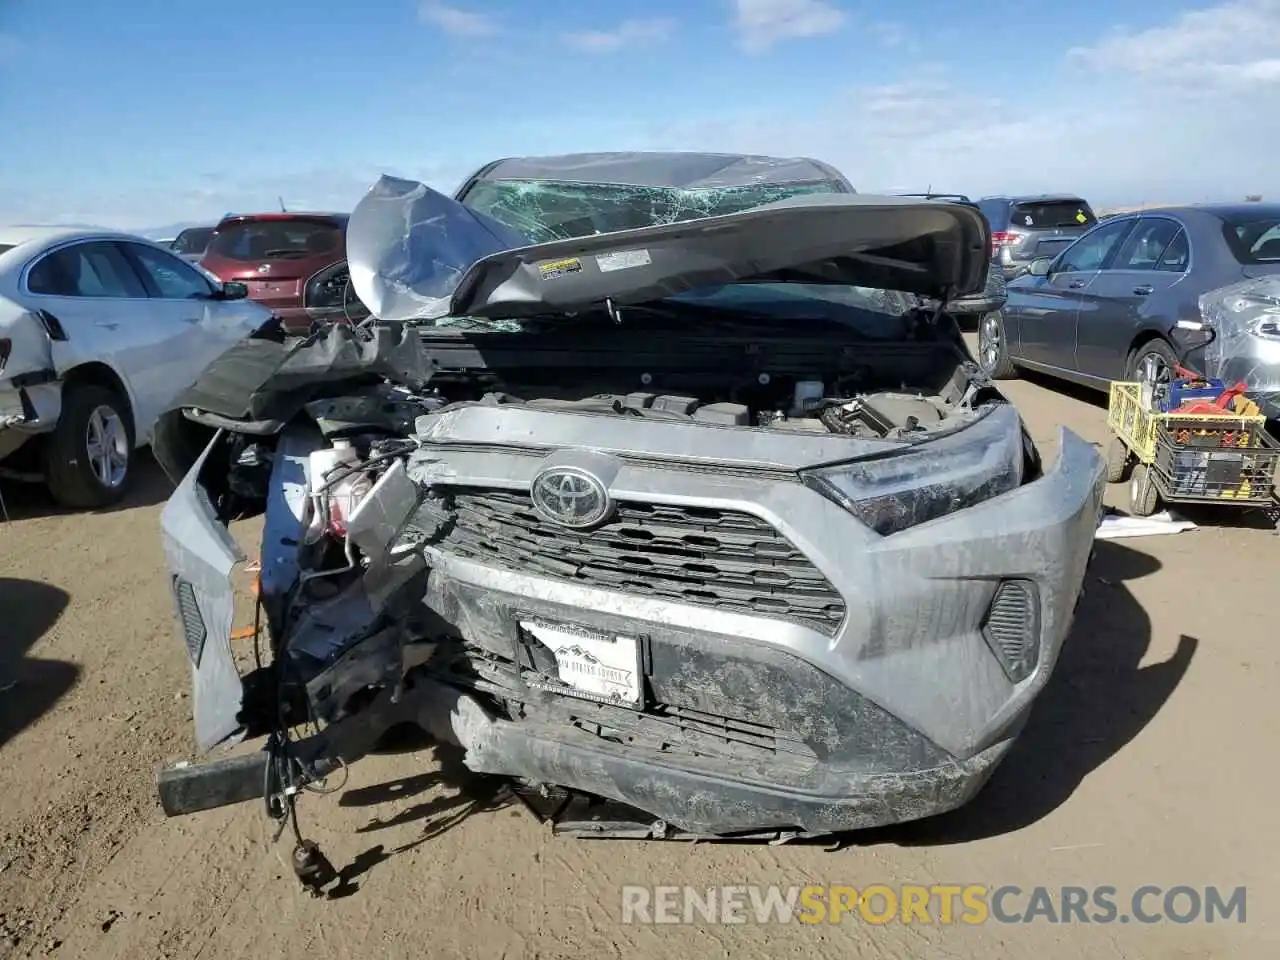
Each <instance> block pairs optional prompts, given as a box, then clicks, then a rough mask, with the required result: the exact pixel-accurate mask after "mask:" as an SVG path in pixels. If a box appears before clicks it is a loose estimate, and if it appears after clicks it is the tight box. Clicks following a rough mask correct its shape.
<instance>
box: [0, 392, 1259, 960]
mask: <svg viewBox="0 0 1280 960" xmlns="http://www.w3.org/2000/svg"><path fill="white" fill-rule="evenodd" d="M1009 392H1010V394H1011V395H1012V397H1013V398H1014V400H1015V401H1016V402H1017V404H1018V406H1019V407H1020V409H1021V410H1022V411H1023V413H1024V415H1025V416H1026V418H1027V419H1028V421H1029V423H1030V424H1031V426H1032V430H1033V432H1034V435H1035V437H1036V439H1037V440H1038V441H1039V442H1040V443H1041V444H1042V446H1043V447H1044V448H1045V450H1046V452H1047V453H1048V455H1049V456H1053V455H1054V453H1055V447H1056V441H1057V437H1058V428H1059V425H1066V426H1069V427H1070V428H1072V429H1074V430H1076V431H1077V432H1079V433H1081V434H1082V435H1083V436H1085V437H1086V438H1087V439H1089V440H1093V441H1102V440H1104V438H1105V427H1104V414H1103V410H1102V409H1101V406H1100V405H1099V403H1098V402H1097V401H1096V400H1092V401H1091V400H1089V399H1088V398H1086V397H1082V396H1078V395H1070V396H1069V395H1066V394H1063V393H1062V392H1060V391H1056V390H1053V389H1047V388H1046V387H1045V386H1044V385H1043V384H1038V383H1026V382H1016V383H1013V384H1011V385H1010V387H1009ZM146 473H147V475H146V476H145V477H144V481H145V482H143V483H142V484H140V487H139V489H138V491H137V493H136V495H135V496H134V497H133V498H132V499H131V500H130V502H129V503H128V504H127V505H126V506H125V507H124V508H122V509H119V510H115V511H111V512H104V513H100V514H96V515H79V516H62V515H58V514H57V512H56V511H55V510H54V509H53V508H52V507H50V505H49V504H48V502H47V500H45V499H44V498H43V497H42V496H41V495H39V494H36V493H34V492H31V491H24V490H21V489H18V488H14V487H12V486H8V487H4V488H3V492H4V494H5V496H6V497H7V498H8V503H9V509H10V512H11V514H12V515H13V519H12V520H11V521H10V522H8V523H0V544H2V545H3V548H4V556H5V558H6V561H5V566H4V568H3V569H0V691H3V692H0V956H13V957H26V956H56V957H58V958H59V960H73V958H93V960H109V958H140V960H141V958H159V957H172V958H198V957H199V958H236V957H254V958H259V960H261V958H267V957H298V958H301V957H304V956H323V957H325V958H345V957H361V958H368V957H428V956H429V957H443V958H452V957H458V958H461V957H473V958H474V957H484V958H488V957H494V958H497V957H503V958H512V960H514V958H529V960H531V958H543V960H551V958H558V957H577V956H591V957H597V958H599V957H622V956H629V957H655V958H657V957H672V958H681V960H699V958H704V957H729V956H733V957H734V958H735V960H753V958H764V957H775V956H781V955H784V954H786V953H791V952H793V951H795V950H799V951H803V954H804V955H805V956H809V957H813V958H816V960H817V958H837V957H838V958H842V960H848V958H854V957H857V958H864V957H865V958H877V960H887V958H895V960H896V958H903V960H905V958H909V957H920V956H926V955H927V956H929V957H930V958H938V960H942V958H948V957H1005V956H1009V957H1027V956H1036V957H1038V958H1041V960H1057V958H1077V957H1078V958H1086V957H1087V958H1090V960H1105V958H1111V957H1115V958H1144V960H1145V958H1187V960H1190V958H1220V957H1248V958H1253V957H1259V958H1261V957H1274V956H1277V947H1280V910H1277V907H1276V904H1277V902H1278V899H1280V870H1278V869H1277V867H1276V855H1277V853H1280V826H1277V824H1278V823H1280V818H1277V816H1276V813H1275V797H1276V794H1277V790H1278V788H1280V772H1278V770H1277V765H1276V764H1275V763H1273V762H1272V761H1273V760H1274V759H1275V758H1276V757H1277V752H1276V748H1275V737H1276V734H1277V732H1280V724H1278V723H1277V711H1276V706H1275V703H1276V701H1275V699H1274V698H1275V697H1276V695H1277V691H1280V653H1278V651H1280V644H1278V643H1277V639H1278V638H1277V631H1276V627H1275V620H1274V616H1273V613H1271V612H1269V611H1273V610H1274V608H1273V607H1271V601H1272V600H1273V599H1275V598H1274V596H1273V594H1272V592H1271V591H1272V590H1274V589H1275V571H1276V562H1275V561H1276V557H1277V552H1278V551H1280V538H1277V537H1275V536H1273V535H1272V534H1271V533H1270V532H1269V530H1267V529H1266V528H1264V527H1263V525H1262V523H1261V522H1260V521H1248V520H1247V519H1245V518H1241V517H1238V516H1235V517H1233V516H1232V515H1231V514H1229V513H1225V514H1224V513H1221V512H1218V513H1214V512H1210V513H1205V514H1195V515H1193V516H1194V518H1195V519H1196V520H1198V521H1200V522H1202V524H1204V525H1203V526H1202V527H1201V529H1199V530H1196V531H1193V532H1189V533H1185V534H1181V535H1177V536H1169V537H1153V538H1145V539H1141V540H1127V541H1122V542H1113V543H1103V544H1101V545H1100V547H1099V553H1098V557H1097V560H1096V563H1095V565H1094V566H1093V567H1092V568H1091V570H1090V573H1089V582H1088V586H1087V592H1086V596H1085V599H1084V601H1083V603H1082V605H1081V608H1080V611H1079V615H1078V619H1077V623H1076V627H1075V630H1074V633H1073V635H1072V637H1071V638H1070V640H1069V641H1068V646H1067V649H1066V651H1065V653H1064V656H1063V659H1062V661H1061V663H1060V666H1059V669H1058V671H1057V673H1056V675H1055V677H1054V680H1053V683H1052V685H1051V687H1050V688H1049V689H1048V690H1047V691H1046V693H1045V695H1044V696H1043V697H1042V699H1041V700H1040V702H1039V704H1038V705H1037V708H1036V711H1035V713H1034V715H1033V718H1032V721H1031V723H1030V725H1029V727H1028V728H1027V730H1026V731H1025V733H1024V734H1023V736H1022V738H1021V740H1020V741H1019V743H1018V745H1017V747H1016V749H1015V751H1014V752H1013V754H1011V755H1010V757H1009V758H1008V759H1007V760H1006V761H1005V763H1004V765H1003V766H1002V767H1001V768H1000V770H999V771H998V772H997V774H996V776H995V778H994V779H993V780H992V782H991V783H990V784H989V785H988V787H987V788H986V789H985V790H984V791H983V792H982V793H981V794H980V795H979V797H978V798H977V800H975V801H974V802H973V803H972V804H970V805H969V806H968V807H966V808H964V809H963V810H961V811H958V812H956V813H955V814H952V815H949V816H946V817H942V818H938V819H936V820H933V821H926V822H923V823H919V824H915V825H911V826H908V827H903V828H897V829H893V830H886V831H879V832H876V833H873V834H870V835H862V836H857V837H853V838H850V839H849V840H847V841H846V842H845V844H844V845H843V847H842V848H841V849H838V850H836V851H834V852H831V851H828V850H826V849H822V848H817V847H812V846H741V845H739V846H729V845H710V844H700V845H688V844H680V843H657V842H650V843H638V842H637V843H633V842H629V841H595V842H592V841H581V840H571V839H563V838H555V837H552V836H550V835H549V833H548V830H547V828H544V827H542V826H540V825H539V824H537V823H536V822H535V821H534V820H533V819H532V818H531V817H530V815H529V814H528V813H526V812H525V811H524V810H523V809H522V808H518V807H512V806H509V805H505V804H504V802H503V801H500V800H495V799H494V794H493V792H492V791H486V790H485V789H482V788H481V786H480V785H478V784H476V783H474V782H467V781H466V779H465V778H464V777H462V776H461V775H460V774H459V772H458V770H457V766H456V764H454V763H452V762H442V761H439V760H437V759H436V758H434V757H433V756H432V755H431V754H430V753H429V752H428V753H425V754H424V753H416V754H401V755H382V756H377V757H373V758H370V759H368V760H366V761H364V762H361V763H359V764H357V765H356V766H355V767H354V768H353V769H352V770H351V772H350V778H349V781H348V783H347V785H346V787H345V789H344V790H342V791H340V792H337V793H335V794H333V795H329V796H324V797H319V796H310V795H308V796H306V797H304V799H303V801H302V803H301V805H300V811H301V816H302V818H303V823H304V825H305V827H306V829H307V831H308V832H309V833H310V834H311V835H312V836H314V837H315V838H316V839H317V840H319V841H320V843H321V844H322V846H323V847H324V849H325V850H326V852H327V853H328V854H329V856H330V857H331V859H332V860H333V861H334V863H335V865H336V866H338V867H339V868H343V869H344V870H345V877H346V880H345V882H344V885H343V887H342V890H341V892H340V896H338V897H337V898H335V899H330V900H315V899H311V898H309V897H308V896H306V895H304V894H303V893H302V892H301V891H300V890H299V889H298V887H297V885H296V884H295V883H294V881H293V879H292V877H291V875H290V871H289V867H288V865H287V858H288V855H289V851H290V843H289V842H288V837H287V836H286V837H285V838H284V839H282V840H281V841H280V842H279V843H276V844H273V843H272V842H271V840H272V838H271V831H270V829H269V824H268V822H267V821H266V819H265V817H264V816H263V812H262V809H261V808H260V807H259V806H257V805H253V804H250V805H245V806H242V807H239V808H234V809H228V810H221V811H214V812H211V813H207V814H202V815H197V816H194V817H190V818H186V819H179V820H167V819H166V818H165V817H164V816H163V814H162V813H161V811H160V809H159V806H158V803H157V800H156V797H155V787H154V779H153V778H154V773H155V771H156V769H157V768H158V767H159V766H160V765H162V764H164V763H166V762H171V761H174V760H179V759H183V758H187V757H189V756H190V753H189V751H190V749H191V744H192V731H191V726H190V712H189V708H190V701H189V699H188V694H187V691H188V672H187V661H186V658H185V654H184V652H183V648H182V646H181V644H180V642H179V641H178V638H177V634H176V632H175V625H174V622H173V618H172V608H171V601H170V598H169V595H168V593H167V590H166V585H165V578H164V575H163V570H162V555H161V548H160V541H159V535H158V517H159V504H160V502H161V501H162V498H163V497H164V496H165V495H166V484H165V481H164V480H163V478H162V477H161V475H160V473H159V471H158V470H157V469H156V468H155V467H154V466H152V465H150V464H149V463H148V465H147V470H146ZM1111 497H1112V499H1113V500H1116V501H1117V502H1120V503H1122V502H1123V491H1122V490H1121V489H1119V488H1114V489H1113V490H1112V492H1111ZM254 532H255V531H254V530H252V529H242V530H239V531H237V533H238V536H240V537H241V538H242V540H243V541H245V542H249V541H251V539H252V536H253V533H254ZM637 883H639V884H693V885H697V886H703V887H705V886H708V885H721V884H745V883H762V884H763V883H778V884H783V885H803V884H808V883H826V884H848V885H851V886H854V887H857V888H863V887H864V886H866V885H868V884H872V883H887V884H891V885H892V884H900V883H925V884H935V883H982V884H987V885H989V886H996V885H1000V884H1016V885H1019V886H1021V887H1023V888H1024V889H1027V888H1030V887H1032V886H1035V885H1045V886H1050V887H1053V888H1057V887H1060V886H1062V885H1070V884H1075V885H1082V886H1094V885H1099V884H1109V885H1113V886H1115V887H1117V888H1118V889H1119V890H1120V891H1121V897H1122V898H1123V896H1124V895H1125V892H1127V891H1132V890H1134V889H1136V888H1138V887H1140V886H1141V885H1143V884H1155V885H1159V886H1161V887H1165V888H1168V887H1172V886H1175V885H1178V884H1188V885H1192V886H1196V887H1201V888H1203V887H1204V886H1206V885H1211V884H1216V885H1219V886H1223V887H1228V888H1232V887H1236V886H1239V885H1245V886H1247V887H1248V912H1247V920H1246V922H1245V923H1244V924H1239V923H1235V922H1231V923H1221V922H1219V923H1217V924H1212V925H1209V924H1202V923H1200V924H1190V925H1177V924H1172V923H1162V924H1156V925H1140V924H1118V923H1117V924H1112V925H1097V924H1094V925H1081V924H1070V925H1053V924H1049V923H1045V922H1043V921H1042V922H1037V923H1033V924H1030V925H1021V926H1009V925H1002V924H997V923H987V924H984V925H980V926H966V925H936V926H903V925H901V924H895V925H889V926H879V927H872V926H869V925H867V924H866V923H864V922H863V921H861V920H857V919H853V918H850V919H848V920H847V921H846V922H845V923H843V924H840V925H836V926H830V925H827V926H817V927H800V926H797V925H794V924H793V925H789V926H778V925H773V926H760V925H756V924H754V923H748V924H746V925H743V926H711V925H706V924H703V925H691V926H659V927H654V926H639V925H623V924H622V923H621V921H620V917H621V893H620V888H621V887H622V886H623V885H625V884H637Z"/></svg>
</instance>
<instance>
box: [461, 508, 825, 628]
mask: <svg viewBox="0 0 1280 960" xmlns="http://www.w3.org/2000/svg"><path fill="white" fill-rule="evenodd" d="M451 493H452V499H453V508H454V511H455V516H456V521H455V523H454V524H453V526H452V527H451V528H450V529H449V531H448V533H447V534H446V535H445V536H444V537H443V539H442V540H441V541H439V543H438V544H437V546H438V548H439V549H440V550H442V551H443V552H446V553H453V554H456V555H459V556H463V557H466V558H468V559H472V560H477V561H480V562H483V563H485V564H488V565H491V566H496V567H502V568H504V569H509V570H516V571H523V572H527V573H532V574H536V575H539V576H545V577H552V578H554V579H558V580H568V581H572V582H574V583H581V584H585V585H588V586H595V587H604V588H607V589H611V590H618V591H622V592H625V593H633V594H640V595H644V596H651V597H660V598H664V599H668V600H676V601H680V602H683V603H690V604H696V605H700V606H708V607H715V608H718V609H726V610H736V611H741V612H743V613H751V614H756V615H759V616H766V617H774V618H777V619H779V620H790V621H794V622H798V623H804V624H806V625H808V626H810V627H813V628H815V629H818V630H820V631H822V632H823V633H826V634H828V635H830V634H833V633H835V631H836V629H837V628H838V627H839V625H840V622H841V621H842V620H843V619H844V614H845V606H844V601H843V600H842V599H841V598H840V595H839V594H838V593H837V592H836V590H835V588H834V587H833V586H832V585H831V584H830V582H829V581H828V580H827V578H826V577H825V576H823V574H822V572H821V571H820V570H818V568H817V567H815V566H814V565H813V563H812V562H811V561H810V560H809V559H808V558H807V557H806V556H805V555H804V554H803V553H801V552H800V551H799V550H798V549H797V548H796V547H795V546H794V545H793V544H791V543H790V542H789V541H788V540H787V539H786V538H785V537H783V536H782V534H781V533H779V532H778V531H777V530H775V529H774V528H773V527H772V526H771V525H770V524H769V523H767V522H766V521H764V520H761V519H760V518H758V517H754V516H751V515H750V514H746V513H740V512H736V511H729V510H713V509H704V508H699V507H688V506H671V505H665V504H648V503H632V502H624V503H620V504H619V505H618V510H617V512H616V513H615V514H614V515H613V517H612V518H610V519H609V520H608V521H607V522H606V523H605V524H604V525H602V526H600V527H597V528H596V529H594V530H589V531H578V530H571V529H569V528H566V527H561V526H558V525H556V524H553V523H549V522H548V521H546V520H544V519H542V517H540V516H539V515H538V514H537V513H536V512H535V511H534V509H533V505H532V503H531V502H530V500H529V497H528V495H527V494H523V493H515V492H510V491H503V490H487V489H476V488H466V487H456V488H454V489H453V490H452V491H451Z"/></svg>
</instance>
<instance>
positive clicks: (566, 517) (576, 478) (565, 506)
mask: <svg viewBox="0 0 1280 960" xmlns="http://www.w3.org/2000/svg"><path fill="white" fill-rule="evenodd" d="M530 496H531V497H532V499H533V508H534V509H535V510H537V511H538V513H539V515H540V516H542V517H543V518H544V519H547V520H550V521H551V522H552V523H558V524H559V525H560V526H562V527H573V528H574V529H576V530H585V529H586V528H588V527H594V526H597V525H598V524H601V523H603V522H604V521H605V520H606V519H607V518H608V516H609V514H610V513H612V512H613V501H612V500H611V499H610V497H609V491H608V490H606V489H605V486H604V484H603V483H601V482H600V480H599V479H598V478H596V477H594V476H592V475H591V474H589V473H587V471H585V470H580V469H578V468H577V467H548V468H547V469H546V470H543V471H542V472H541V473H539V474H538V475H537V476H536V477H534V478H533V487H532V489H531V490H530Z"/></svg>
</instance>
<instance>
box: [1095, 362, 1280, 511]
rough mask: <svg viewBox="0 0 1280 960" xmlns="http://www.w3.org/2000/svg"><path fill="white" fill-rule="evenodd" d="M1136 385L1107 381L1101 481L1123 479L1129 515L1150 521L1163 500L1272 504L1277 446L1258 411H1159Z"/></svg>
mask: <svg viewBox="0 0 1280 960" xmlns="http://www.w3.org/2000/svg"><path fill="white" fill-rule="evenodd" d="M1149 389H1150V388H1149V386H1148V385H1146V384H1142V383H1127V382H1115V383H1112V384H1111V395H1110V402H1109V403H1108V405H1107V426H1108V427H1109V428H1110V430H1111V433H1112V434H1113V438H1112V440H1111V446H1110V448H1109V449H1108V451H1107V480H1108V482H1110V483H1121V482H1123V481H1124V480H1125V479H1126V477H1127V478H1128V479H1129V501H1130V513H1132V514H1133V515H1134V516H1136V517H1149V516H1151V514H1153V513H1155V512H1156V510H1157V509H1158V508H1159V506H1160V504H1161V502H1164V503H1215V504H1224V505H1230V506H1236V507H1246V506H1248V507H1272V508H1274V507H1275V506H1276V502H1277V501H1276V491H1277V487H1278V484H1277V476H1276V472H1277V468H1278V467H1280V444H1277V443H1276V441H1275V440H1273V439H1272V438H1271V436H1270V435H1269V434H1268V433H1267V425H1266V417H1264V416H1263V415H1262V414H1260V413H1259V414H1240V413H1237V412H1235V410H1233V409H1231V408H1230V407H1228V408H1225V409H1222V411H1221V412H1216V411H1215V412H1208V411H1207V410H1205V409H1201V410H1198V411H1197V412H1195V413H1160V412H1158V411H1157V410H1153V409H1152V403H1151V402H1150V398H1149V396H1148V395H1147V391H1148V390H1149Z"/></svg>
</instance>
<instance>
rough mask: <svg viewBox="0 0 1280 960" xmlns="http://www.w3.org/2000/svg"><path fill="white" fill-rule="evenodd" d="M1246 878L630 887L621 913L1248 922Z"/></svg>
mask: <svg viewBox="0 0 1280 960" xmlns="http://www.w3.org/2000/svg"><path fill="white" fill-rule="evenodd" d="M1246 899H1247V893H1246V889H1245V888H1244V887H1233V888H1224V887H1214V886H1201V887H1196V886H1188V885H1185V884H1184V885H1178V886H1171V887H1160V886H1141V887H1137V888H1135V889H1134V890H1132V891H1129V892H1121V891H1120V890H1118V889H1117V888H1116V887H1112V886H1097V887H1077V886H1062V887H1040V886H1038V887H1028V888H1025V889H1024V888H1022V887H1017V886H1012V885H1005V886H997V887H989V886H985V885H981V884H932V885H928V886H926V885H916V884H898V885H892V886H891V885H888V884H874V885H871V886H867V887H863V888H862V889H861V890H859V889H857V888H855V887H847V886H814V885H810V886H803V887H801V886H794V887H781V886H725V887H679V886H654V887H644V886H626V887H623V888H622V922H623V923H643V924H657V923H660V924H682V923H683V924H694V923H697V924H739V923H757V924H773V923H800V924H832V923H843V922H846V921H849V922H857V923H869V924H890V923H902V924H944V925H945V924H982V923H1009V924H1015V923H1021V924H1028V923H1059V924H1066V923H1086V924H1093V923H1101V924H1107V923H1146V924H1151V923H1183V924H1186V923H1244V922H1245V908H1246Z"/></svg>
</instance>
